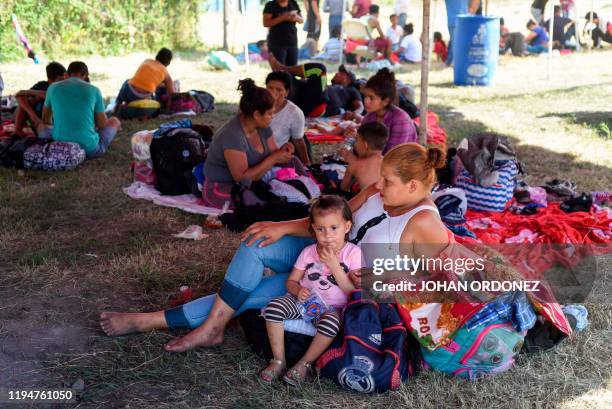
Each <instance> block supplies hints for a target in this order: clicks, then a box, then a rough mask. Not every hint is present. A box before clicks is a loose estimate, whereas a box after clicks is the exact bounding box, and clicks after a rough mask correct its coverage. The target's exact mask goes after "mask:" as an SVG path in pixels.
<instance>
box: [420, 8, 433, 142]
mask: <svg viewBox="0 0 612 409" xmlns="http://www.w3.org/2000/svg"><path fill="white" fill-rule="evenodd" d="M430 12H431V1H430V0H423V37H422V38H423V58H422V59H421V101H420V102H421V107H420V110H421V124H420V128H421V129H420V133H419V142H420V143H421V145H426V144H427V85H428V83H429V61H430V58H431V49H430V46H431V41H430V26H429V20H430Z"/></svg>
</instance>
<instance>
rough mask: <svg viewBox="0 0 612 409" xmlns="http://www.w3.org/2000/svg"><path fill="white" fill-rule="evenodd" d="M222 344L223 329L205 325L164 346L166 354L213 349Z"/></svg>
mask: <svg viewBox="0 0 612 409" xmlns="http://www.w3.org/2000/svg"><path fill="white" fill-rule="evenodd" d="M222 343H223V329H218V328H210V329H209V328H208V326H207V325H206V324H204V325H202V326H200V327H198V328H196V329H194V330H193V331H191V332H190V333H189V334H187V335H185V336H184V337H180V338H174V339H173V340H172V341H170V342H168V343H167V344H166V345H164V349H165V350H166V351H168V352H185V351H188V350H190V349H194V348H198V347H214V346H217V345H220V344H222Z"/></svg>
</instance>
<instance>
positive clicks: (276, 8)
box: [263, 0, 301, 47]
mask: <svg viewBox="0 0 612 409" xmlns="http://www.w3.org/2000/svg"><path fill="white" fill-rule="evenodd" d="M291 11H297V12H298V14H301V10H300V6H298V4H297V3H296V2H295V0H289V4H287V7H281V6H280V5H279V4H278V2H277V1H276V0H273V1H269V2H267V3H266V6H265V7H264V10H263V12H264V14H272V18H276V17H278V16H280V15H281V14H283V13H289V12H291ZM268 44H269V45H271V46H272V47H274V46H279V47H297V44H298V39H297V29H296V28H295V23H291V22H289V21H283V22H282V23H280V24H277V25H275V26H273V27H270V31H269V32H268Z"/></svg>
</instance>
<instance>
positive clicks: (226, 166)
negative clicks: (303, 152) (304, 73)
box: [202, 78, 294, 209]
mask: <svg viewBox="0 0 612 409" xmlns="http://www.w3.org/2000/svg"><path fill="white" fill-rule="evenodd" d="M238 89H239V90H240V91H241V92H242V97H241V98H240V105H239V106H240V113H239V114H238V115H236V116H234V117H233V118H232V119H230V120H229V121H228V122H227V123H226V124H225V125H223V126H222V127H221V129H219V130H218V131H217V133H216V134H215V136H214V138H213V141H212V143H211V145H210V147H209V149H208V156H207V158H206V163H205V164H204V187H203V189H202V197H203V199H204V202H205V204H206V206H211V207H215V208H218V209H221V208H223V206H224V205H225V203H226V202H229V205H230V207H232V205H233V201H232V197H231V192H232V188H233V186H234V184H236V183H240V182H246V183H248V182H250V181H254V180H259V179H261V177H262V176H263V175H265V174H266V172H268V171H269V170H270V169H271V168H272V167H273V166H274V165H276V164H281V163H285V162H288V161H289V160H290V159H291V156H292V155H293V151H294V148H293V145H291V144H290V143H287V144H285V145H283V146H282V147H279V146H277V145H276V143H275V142H274V138H273V134H272V130H271V129H270V124H271V122H272V117H273V116H274V98H273V97H272V95H271V94H270V92H269V91H268V90H267V89H265V88H261V87H258V86H257V85H255V82H254V81H253V80H252V79H250V78H247V79H244V80H241V81H240V82H239V85H238ZM279 148H280V149H279Z"/></svg>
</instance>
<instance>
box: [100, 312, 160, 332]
mask: <svg viewBox="0 0 612 409" xmlns="http://www.w3.org/2000/svg"><path fill="white" fill-rule="evenodd" d="M100 327H102V331H104V333H105V334H106V335H108V336H110V337H116V336H119V335H125V334H129V333H131V332H146V331H153V330H154V329H164V328H167V327H168V326H167V324H166V319H165V316H164V313H163V311H158V312H147V313H133V312H103V313H101V314H100Z"/></svg>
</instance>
